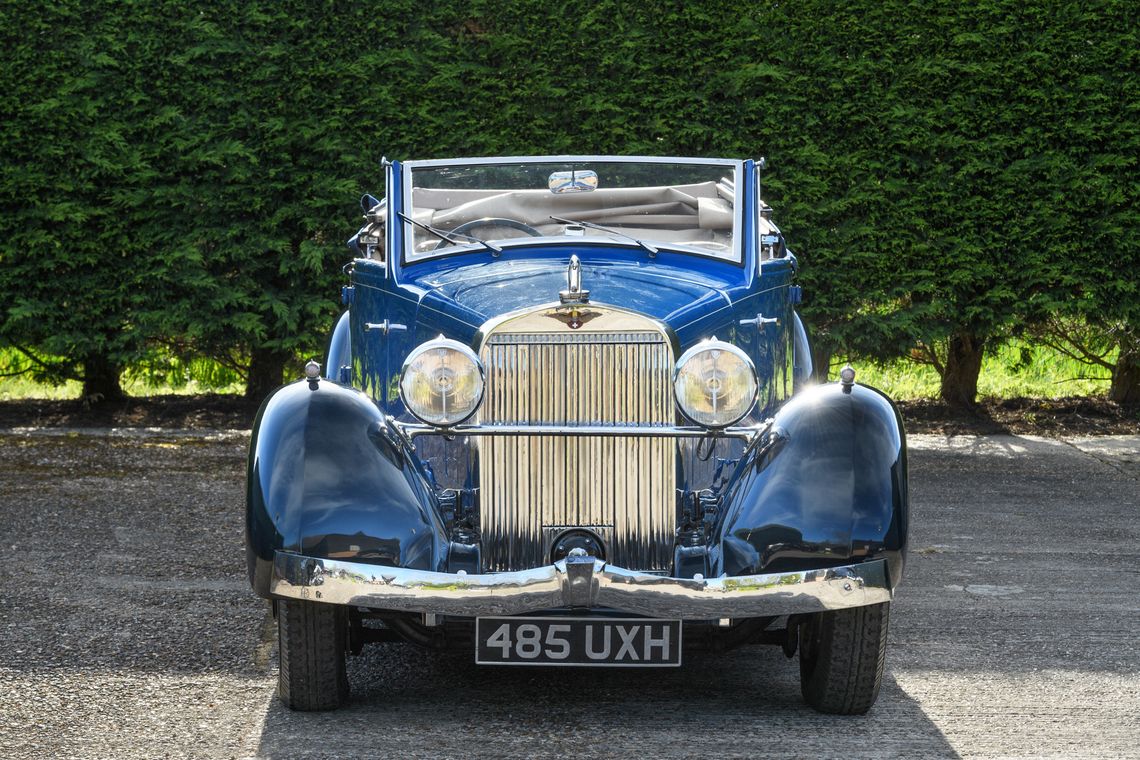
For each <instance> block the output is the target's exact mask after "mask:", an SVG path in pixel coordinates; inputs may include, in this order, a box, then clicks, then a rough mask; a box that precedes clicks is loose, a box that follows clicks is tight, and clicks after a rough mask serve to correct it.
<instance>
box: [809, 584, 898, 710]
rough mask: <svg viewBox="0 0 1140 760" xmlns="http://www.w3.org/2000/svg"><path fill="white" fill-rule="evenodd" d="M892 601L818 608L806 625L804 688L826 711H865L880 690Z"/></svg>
mask: <svg viewBox="0 0 1140 760" xmlns="http://www.w3.org/2000/svg"><path fill="white" fill-rule="evenodd" d="M889 619H890V603H889V602H884V603H883V604H873V605H869V606H866V607H852V608H850V609H845V610H835V611H832V612H817V613H815V614H813V615H811V616H810V617H809V618H808V619H807V620H806V621H805V623H804V624H803V625H802V626H801V627H800V688H801V690H802V691H803V695H804V701H805V702H807V703H808V704H809V705H811V706H812V707H814V708H815V709H816V710H819V711H820V712H823V713H831V714H836V715H862V714H863V713H865V712H867V710H869V709H871V705H873V704H875V700H876V699H877V698H878V696H879V685H880V684H881V683H882V680H883V664H884V662H885V660H886V654H887V623H888V621H889Z"/></svg>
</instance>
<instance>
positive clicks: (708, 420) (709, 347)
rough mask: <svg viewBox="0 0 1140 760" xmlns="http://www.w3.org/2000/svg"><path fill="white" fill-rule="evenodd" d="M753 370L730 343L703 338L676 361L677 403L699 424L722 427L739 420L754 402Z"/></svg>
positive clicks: (748, 362) (754, 384)
mask: <svg viewBox="0 0 1140 760" xmlns="http://www.w3.org/2000/svg"><path fill="white" fill-rule="evenodd" d="M756 385H757V384H756V370H755V369H754V368H753V366H752V362H751V361H749V359H748V355H747V354H745V353H744V352H743V351H741V350H740V349H739V348H737V347H736V346H734V345H732V344H730V343H724V342H722V341H719V340H706V341H704V342H702V343H698V344H697V345H695V346H693V347H692V348H690V349H689V350H688V351H686V352H685V353H684V354H682V355H681V358H680V359H679V360H678V361H677V372H676V374H675V376H674V378H673V390H674V393H675V394H676V396H677V405H678V406H680V407H681V411H682V412H683V413H684V415H685V416H686V417H688V418H689V419H690V420H692V421H693V422H695V423H697V424H698V425H703V426H704V427H708V428H722V427H727V426H729V425H731V424H732V423H734V422H739V421H740V419H741V418H742V417H744V415H746V414H748V411H749V410H750V409H751V408H752V405H753V404H754V403H755V402H756Z"/></svg>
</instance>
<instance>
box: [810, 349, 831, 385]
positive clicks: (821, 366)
mask: <svg viewBox="0 0 1140 760" xmlns="http://www.w3.org/2000/svg"><path fill="white" fill-rule="evenodd" d="M830 369H831V346H825V345H823V344H822V343H812V344H811V376H812V379H813V380H814V381H815V382H817V383H826V382H827V373H828V370H830Z"/></svg>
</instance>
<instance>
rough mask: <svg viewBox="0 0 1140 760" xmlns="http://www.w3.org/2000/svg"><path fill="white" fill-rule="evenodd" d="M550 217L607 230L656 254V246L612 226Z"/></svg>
mask: <svg viewBox="0 0 1140 760" xmlns="http://www.w3.org/2000/svg"><path fill="white" fill-rule="evenodd" d="M550 218H551V219H553V220H554V221H556V222H562V223H563V224H580V225H582V226H583V227H589V228H590V229H592V230H601V231H602V232H608V233H610V234H611V235H617V236H618V237H623V238H625V239H626V240H632V241H633V242H635V243H637V244H638V245H639V246H641V247H642V248H644V249H645V250H646V252H648V253H649V255H650V256H656V255H657V248H655V247H654V246H652V245H650V244H649V243H647V242H645V241H644V240H638V239H637V238H635V237H633V236H632V235H627V234H625V233H624V232H622V231H621V230H615V229H614V228H613V227H604V226H602V225H600V224H594V223H593V222H583V221H579V220H577V219H566V218H564V217H561V216H552V217H550Z"/></svg>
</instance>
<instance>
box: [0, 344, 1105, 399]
mask: <svg viewBox="0 0 1140 760" xmlns="http://www.w3.org/2000/svg"><path fill="white" fill-rule="evenodd" d="M6 358H7V357H6V355H5V354H4V352H3V351H0V368H2V367H3V366H4V365H5V359H6ZM853 364H854V366H855V368H856V371H857V372H858V377H859V382H862V383H866V384H868V385H873V386H875V387H876V388H880V389H882V390H883V391H885V392H886V393H887V394H888V395H889V396H891V397H892V398H897V399H921V398H936V397H937V396H938V385H939V382H938V373H937V372H935V371H934V368H933V367H930V366H928V365H923V364H917V363H915V362H912V361H907V360H901V359H900V360H898V361H894V362H889V363H887V364H883V365H876V364H874V363H872V362H867V361H858V360H856V361H854V362H853ZM842 365H843V362H842V360H837V361H836V363H835V365H834V366H833V367H832V371H831V376H832V378H835V377H836V376H838V374H839V368H840V367H841V366H842ZM195 374H203V376H209V377H221V378H225V377H226V374H225V373H224V372H220V371H213V370H211V369H209V368H207V369H206V370H205V371H203V369H202V367H200V366H199V367H197V368H196V372H195ZM1107 375H1108V373H1107V371H1105V370H1103V369H1101V368H1097V367H1088V366H1086V365H1084V364H1081V363H1080V362H1077V361H1075V360H1073V359H1070V358H1068V357H1067V356H1064V355H1062V354H1059V353H1058V352H1056V351H1054V350H1052V349H1049V348H1044V347H1041V346H1030V345H1029V344H1027V343H1023V342H1019V341H1013V342H1010V343H1008V344H1005V345H1002V346H1001V347H999V348H998V349H997V350H996V351H994V352H992V353H991V354H989V355H987V356H986V358H985V360H984V361H983V363H982V374H981V377H980V378H979V379H978V394H979V395H980V396H982V397H994V398H1016V397H1020V396H1025V397H1031V398H1059V397H1062V396H1090V395H1103V394H1104V393H1105V392H1107V391H1108V385H1109V381H1108V377H1107ZM1090 376H1092V378H1095V379H1090ZM123 389H124V390H125V391H126V392H127V394H129V395H131V396H137V397H147V396H165V395H194V394H199V393H233V394H240V393H242V392H243V390H244V387H243V385H242V383H241V382H240V380H237V379H236V378H234V379H232V380H231V381H230V382H226V383H206V382H201V381H199V380H196V379H193V378H186V379H185V381H184V382H180V383H175V384H172V383H170V382H169V381H165V380H161V381H160V380H156V379H155V378H154V377H153V376H150V377H147V376H146V375H144V374H141V373H126V374H124V376H123ZM80 391H81V385H80V384H79V383H78V382H75V381H68V382H66V383H64V384H63V385H49V384H46V383H37V382H35V381H34V380H32V379H30V378H29V377H27V376H26V375H21V376H17V377H6V378H0V401H12V400H16V399H75V398H79V395H80Z"/></svg>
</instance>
